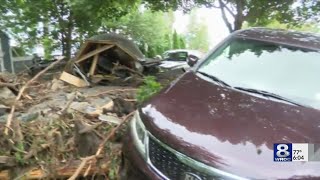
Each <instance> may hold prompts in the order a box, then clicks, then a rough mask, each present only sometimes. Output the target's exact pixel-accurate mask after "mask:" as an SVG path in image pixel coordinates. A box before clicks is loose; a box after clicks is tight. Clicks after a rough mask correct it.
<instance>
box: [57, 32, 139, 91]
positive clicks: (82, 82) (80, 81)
mask: <svg viewBox="0 0 320 180" xmlns="http://www.w3.org/2000/svg"><path fill="white" fill-rule="evenodd" d="M143 59H144V55H143V54H142V52H141V51H140V50H139V48H138V47H137V46H136V45H135V44H134V43H133V42H132V41H130V40H129V39H127V38H125V37H123V36H121V35H118V34H102V35H97V36H94V37H92V38H90V39H88V40H86V41H85V43H84V44H83V45H82V46H81V48H80V50H79V52H78V53H77V55H76V56H75V57H74V58H73V59H72V60H70V62H69V63H68V66H67V67H66V69H65V72H63V73H62V75H61V77H60V79H61V80H63V81H66V82H68V83H70V84H73V85H75V86H78V87H83V86H87V85H89V82H88V81H89V80H94V79H103V78H104V79H105V78H109V79H110V78H114V76H108V75H111V74H114V73H115V71H116V70H127V71H131V73H136V74H139V73H141V72H142V70H143V67H142V65H141V63H140V61H142V60H143ZM74 68H76V70H75V69H74ZM72 74H73V75H78V76H80V77H81V78H79V77H76V76H73V75H72ZM123 76H126V75H125V74H124V75H123ZM87 78H88V79H89V80H88V79H87Z"/></svg>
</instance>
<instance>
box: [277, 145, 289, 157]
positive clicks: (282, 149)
mask: <svg viewBox="0 0 320 180" xmlns="http://www.w3.org/2000/svg"><path fill="white" fill-rule="evenodd" d="M288 149H289V147H288V145H286V144H279V145H278V146H277V156H278V157H280V158H284V157H288V156H289V155H290V152H289V151H288Z"/></svg>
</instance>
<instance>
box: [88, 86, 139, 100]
mask: <svg viewBox="0 0 320 180" xmlns="http://www.w3.org/2000/svg"><path fill="white" fill-rule="evenodd" d="M137 90H138V89H136V88H130V89H112V90H108V91H103V92H100V93H97V94H95V95H89V96H86V97H87V98H88V97H97V96H100V95H104V94H108V93H113V92H126V91H137Z"/></svg>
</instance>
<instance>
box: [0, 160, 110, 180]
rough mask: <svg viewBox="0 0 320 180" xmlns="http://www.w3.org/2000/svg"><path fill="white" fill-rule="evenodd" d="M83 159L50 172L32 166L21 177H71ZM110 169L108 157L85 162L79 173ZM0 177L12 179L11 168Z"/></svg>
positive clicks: (105, 171)
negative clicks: (89, 162)
mask: <svg viewBox="0 0 320 180" xmlns="http://www.w3.org/2000/svg"><path fill="white" fill-rule="evenodd" d="M81 162H82V161H81V160H75V161H73V162H71V163H68V164H66V165H65V166H60V167H54V168H53V169H51V171H52V173H48V172H47V171H44V170H42V169H41V168H38V167H37V168H32V169H31V170H30V171H27V172H26V173H24V174H21V175H20V176H19V177H20V178H22V179H43V178H52V176H54V178H69V177H71V176H72V175H73V174H74V173H75V172H76V171H77V168H78V166H79V165H80V164H81ZM89 166H90V169H89V171H88V172H86V170H87V169H88V167H89ZM108 170H109V161H108V159H106V158H104V159H100V160H99V163H97V162H96V161H94V163H91V164H85V165H84V168H83V169H82V170H81V171H80V172H79V175H80V176H81V175H84V174H85V173H87V174H86V175H88V176H90V175H95V174H96V173H97V172H98V173H97V175H99V173H100V174H105V173H107V172H108ZM0 179H1V180H6V179H8V180H9V179H12V178H11V177H10V170H3V171H0Z"/></svg>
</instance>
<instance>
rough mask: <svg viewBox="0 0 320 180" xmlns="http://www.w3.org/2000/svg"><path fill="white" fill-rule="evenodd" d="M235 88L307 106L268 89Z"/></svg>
mask: <svg viewBox="0 0 320 180" xmlns="http://www.w3.org/2000/svg"><path fill="white" fill-rule="evenodd" d="M234 89H238V90H241V91H246V92H250V93H255V94H260V95H262V96H264V97H272V98H275V99H278V100H282V101H286V102H289V103H291V104H294V105H296V106H302V107H306V106H305V105H301V104H300V103H297V102H294V101H292V100H290V99H287V98H285V97H282V96H280V95H278V94H274V93H271V92H268V91H263V90H257V89H251V88H243V87H234Z"/></svg>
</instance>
